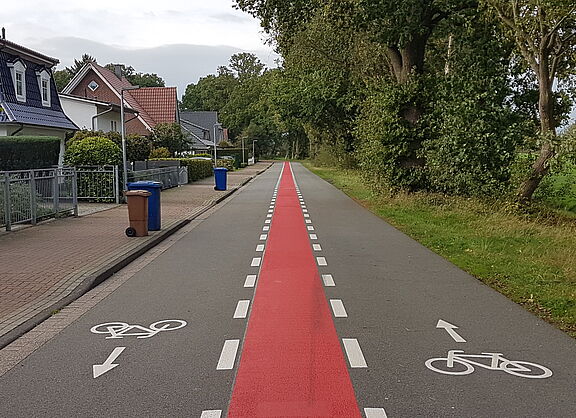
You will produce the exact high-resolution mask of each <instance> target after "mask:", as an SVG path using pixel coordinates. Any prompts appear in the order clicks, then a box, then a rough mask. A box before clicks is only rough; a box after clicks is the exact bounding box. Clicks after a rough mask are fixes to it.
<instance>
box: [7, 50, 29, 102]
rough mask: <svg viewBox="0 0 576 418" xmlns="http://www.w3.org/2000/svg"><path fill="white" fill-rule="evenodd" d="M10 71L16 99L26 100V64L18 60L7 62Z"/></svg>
mask: <svg viewBox="0 0 576 418" xmlns="http://www.w3.org/2000/svg"><path fill="white" fill-rule="evenodd" d="M8 67H10V73H11V75H12V82H13V83H14V93H15V94H16V100H18V101H19V102H25V101H26V65H25V64H24V63H23V62H22V61H21V60H18V61H16V62H12V63H9V64H8Z"/></svg>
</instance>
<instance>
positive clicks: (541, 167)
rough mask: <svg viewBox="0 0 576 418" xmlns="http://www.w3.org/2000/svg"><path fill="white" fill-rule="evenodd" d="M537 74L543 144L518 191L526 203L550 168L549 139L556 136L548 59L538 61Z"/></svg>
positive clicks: (552, 153)
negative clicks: (528, 174)
mask: <svg viewBox="0 0 576 418" xmlns="http://www.w3.org/2000/svg"><path fill="white" fill-rule="evenodd" d="M539 67H540V68H539V70H540V71H539V74H538V90H539V97H538V113H539V116H540V134H541V135H542V138H543V141H544V142H543V144H542V147H541V148H540V154H539V155H538V158H537V159H536V161H535V162H534V164H533V165H532V171H531V173H530V176H529V177H528V179H527V180H526V181H525V182H524V183H522V185H521V186H520V190H519V192H518V200H519V201H520V203H522V204H526V203H528V202H530V200H532V195H533V194H534V192H535V191H536V189H537V188H538V185H539V184H540V182H541V181H542V179H543V178H544V176H545V175H546V174H547V173H548V171H549V170H550V165H549V161H550V159H551V158H552V157H553V156H554V148H553V146H552V142H551V139H552V138H553V137H555V136H556V127H555V123H554V117H553V102H552V82H553V81H552V80H550V76H549V70H548V68H549V67H548V60H546V59H543V60H542V61H541V62H540V66H539Z"/></svg>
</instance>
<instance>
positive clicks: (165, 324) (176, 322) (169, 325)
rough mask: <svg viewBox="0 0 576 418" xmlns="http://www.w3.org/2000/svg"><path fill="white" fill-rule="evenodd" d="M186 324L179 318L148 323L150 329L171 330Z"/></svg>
mask: <svg viewBox="0 0 576 418" xmlns="http://www.w3.org/2000/svg"><path fill="white" fill-rule="evenodd" d="M187 324H188V323H187V322H186V321H183V320H181V319H163V320H162V321H158V322H154V323H153V324H150V329H151V330H153V331H173V330H175V329H180V328H182V327H185V326H186V325H187Z"/></svg>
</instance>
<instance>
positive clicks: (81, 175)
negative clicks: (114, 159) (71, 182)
mask: <svg viewBox="0 0 576 418" xmlns="http://www.w3.org/2000/svg"><path fill="white" fill-rule="evenodd" d="M76 175H77V176H78V199H80V200H90V201H93V202H116V203H120V179H119V175H118V166H115V165H106V166H79V167H76Z"/></svg>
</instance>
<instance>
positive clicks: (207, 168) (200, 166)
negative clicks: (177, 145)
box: [150, 158, 214, 183]
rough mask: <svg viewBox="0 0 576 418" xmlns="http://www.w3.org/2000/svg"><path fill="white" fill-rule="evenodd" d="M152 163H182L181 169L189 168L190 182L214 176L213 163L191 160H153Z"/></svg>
mask: <svg viewBox="0 0 576 418" xmlns="http://www.w3.org/2000/svg"><path fill="white" fill-rule="evenodd" d="M150 161H180V166H181V167H187V168H188V182H189V183H190V182H193V181H196V180H200V179H203V178H206V177H210V176H211V175H213V173H214V172H213V171H212V161H210V160H193V159H191V158H151V159H150Z"/></svg>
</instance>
